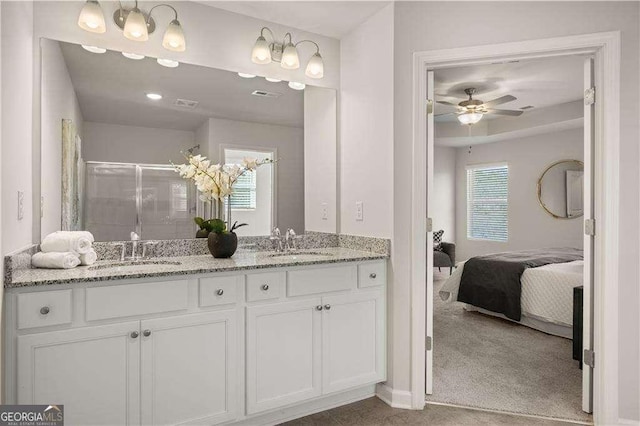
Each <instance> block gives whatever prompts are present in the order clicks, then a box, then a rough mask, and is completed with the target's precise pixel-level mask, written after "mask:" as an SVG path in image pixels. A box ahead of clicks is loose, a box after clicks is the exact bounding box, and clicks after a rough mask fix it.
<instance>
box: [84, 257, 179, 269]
mask: <svg viewBox="0 0 640 426" xmlns="http://www.w3.org/2000/svg"><path fill="white" fill-rule="evenodd" d="M181 264H182V262H177V261H171V260H124V261H114V262H110V263H102V264H100V265H93V266H90V267H89V270H90V271H94V270H97V269H108V268H127V267H140V266H159V265H176V266H177V265H181Z"/></svg>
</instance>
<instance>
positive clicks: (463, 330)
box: [427, 271, 591, 421]
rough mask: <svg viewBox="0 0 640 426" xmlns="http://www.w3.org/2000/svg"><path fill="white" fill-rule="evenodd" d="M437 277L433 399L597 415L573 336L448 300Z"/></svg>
mask: <svg viewBox="0 0 640 426" xmlns="http://www.w3.org/2000/svg"><path fill="white" fill-rule="evenodd" d="M447 276H448V274H444V271H443V273H442V274H439V273H438V272H437V271H436V275H435V278H434V292H435V294H434V354H433V359H434V361H433V369H434V381H433V395H428V396H427V400H428V401H437V402H446V403H451V404H460V405H465V406H470V407H479V408H487V409H493V410H501V411H509V412H514V413H523V414H535V415H542V416H550V417H557V418H564V419H572V420H579V421H591V416H590V415H588V414H586V413H584V412H583V411H582V410H581V392H582V371H581V370H580V369H579V368H578V362H577V361H574V360H573V359H572V356H571V354H572V351H571V340H568V339H563V338H561V337H556V336H550V335H548V334H545V333H542V332H539V331H536V330H532V329H530V328H528V327H524V326H521V325H519V324H515V323H512V322H509V321H506V320H502V319H499V318H493V317H490V316H487V315H483V314H480V313H477V312H466V311H465V310H464V309H463V307H462V304H461V303H449V304H445V303H444V302H442V300H441V299H440V297H439V296H438V291H439V289H440V287H441V286H442V284H443V283H444V280H445V279H446V278H447Z"/></svg>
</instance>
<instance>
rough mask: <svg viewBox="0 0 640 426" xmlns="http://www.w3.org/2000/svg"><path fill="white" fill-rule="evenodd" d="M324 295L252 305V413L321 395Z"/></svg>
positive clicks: (249, 315)
mask: <svg viewBox="0 0 640 426" xmlns="http://www.w3.org/2000/svg"><path fill="white" fill-rule="evenodd" d="M319 308H320V298H315V299H311V300H303V301H297V302H287V303H277V304H269V305H263V306H253V307H249V308H247V345H246V347H247V376H246V380H247V386H246V392H247V412H248V413H249V414H253V413H257V412H259V411H263V410H268V409H272V408H276V407H280V406H283V405H287V404H292V403H295V402H298V401H302V400H305V399H308V398H313V397H315V396H318V395H320V394H321V391H322V389H321V382H320V370H321V367H322V364H321V361H320V355H321V349H320V339H321V334H320V333H321V320H322V311H321V310H319Z"/></svg>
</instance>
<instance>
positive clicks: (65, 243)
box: [40, 231, 93, 254]
mask: <svg viewBox="0 0 640 426" xmlns="http://www.w3.org/2000/svg"><path fill="white" fill-rule="evenodd" d="M92 241H93V235H91V233H90V232H85V231H75V232H66V231H56V232H54V233H53V234H49V235H47V236H46V237H44V240H42V243H40V250H41V251H43V252H45V253H50V252H61V253H64V252H73V253H77V254H85V253H88V252H89V251H90V250H91V243H92Z"/></svg>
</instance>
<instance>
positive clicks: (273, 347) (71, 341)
mask: <svg viewBox="0 0 640 426" xmlns="http://www.w3.org/2000/svg"><path fill="white" fill-rule="evenodd" d="M322 253H324V255H321V254H320V253H318V255H308V256H305V255H300V256H295V255H292V256H281V257H273V255H272V254H268V253H261V252H258V253H245V254H242V253H240V254H238V255H236V256H234V258H233V259H227V260H217V259H213V258H211V257H210V256H185V257H176V258H170V260H171V261H172V262H173V263H172V264H156V265H153V264H151V265H140V266H129V267H118V266H113V267H109V265H107V266H106V267H100V268H93V269H91V268H86V267H85V268H77V269H74V270H65V271H39V270H25V271H23V272H22V273H21V275H19V276H15V277H14V278H13V282H11V283H6V284H5V287H6V293H5V309H6V312H5V330H4V332H5V352H4V353H5V370H4V371H5V374H6V383H5V386H6V387H5V391H6V392H5V395H6V403H8V404H14V403H17V404H64V409H65V417H66V418H65V420H66V421H67V424H69V425H88V424H109V425H124V424H129V425H136V424H182V423H189V424H220V423H233V422H240V423H242V422H244V423H246V424H263V423H277V422H279V421H285V420H288V419H290V418H293V417H297V416H299V415H302V414H306V413H310V412H313V411H317V410H319V409H323V408H328V407H330V406H335V405H340V404H343V403H348V402H351V401H353V400H356V399H361V398H364V397H367V396H370V395H372V394H373V392H374V388H375V386H374V385H375V384H376V383H378V382H381V381H384V380H385V379H386V360H385V352H386V342H385V330H386V317H385V295H386V262H387V259H386V255H381V254H375V253H370V252H361V251H355V250H349V249H345V248H325V249H322ZM98 266H100V265H98Z"/></svg>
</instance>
